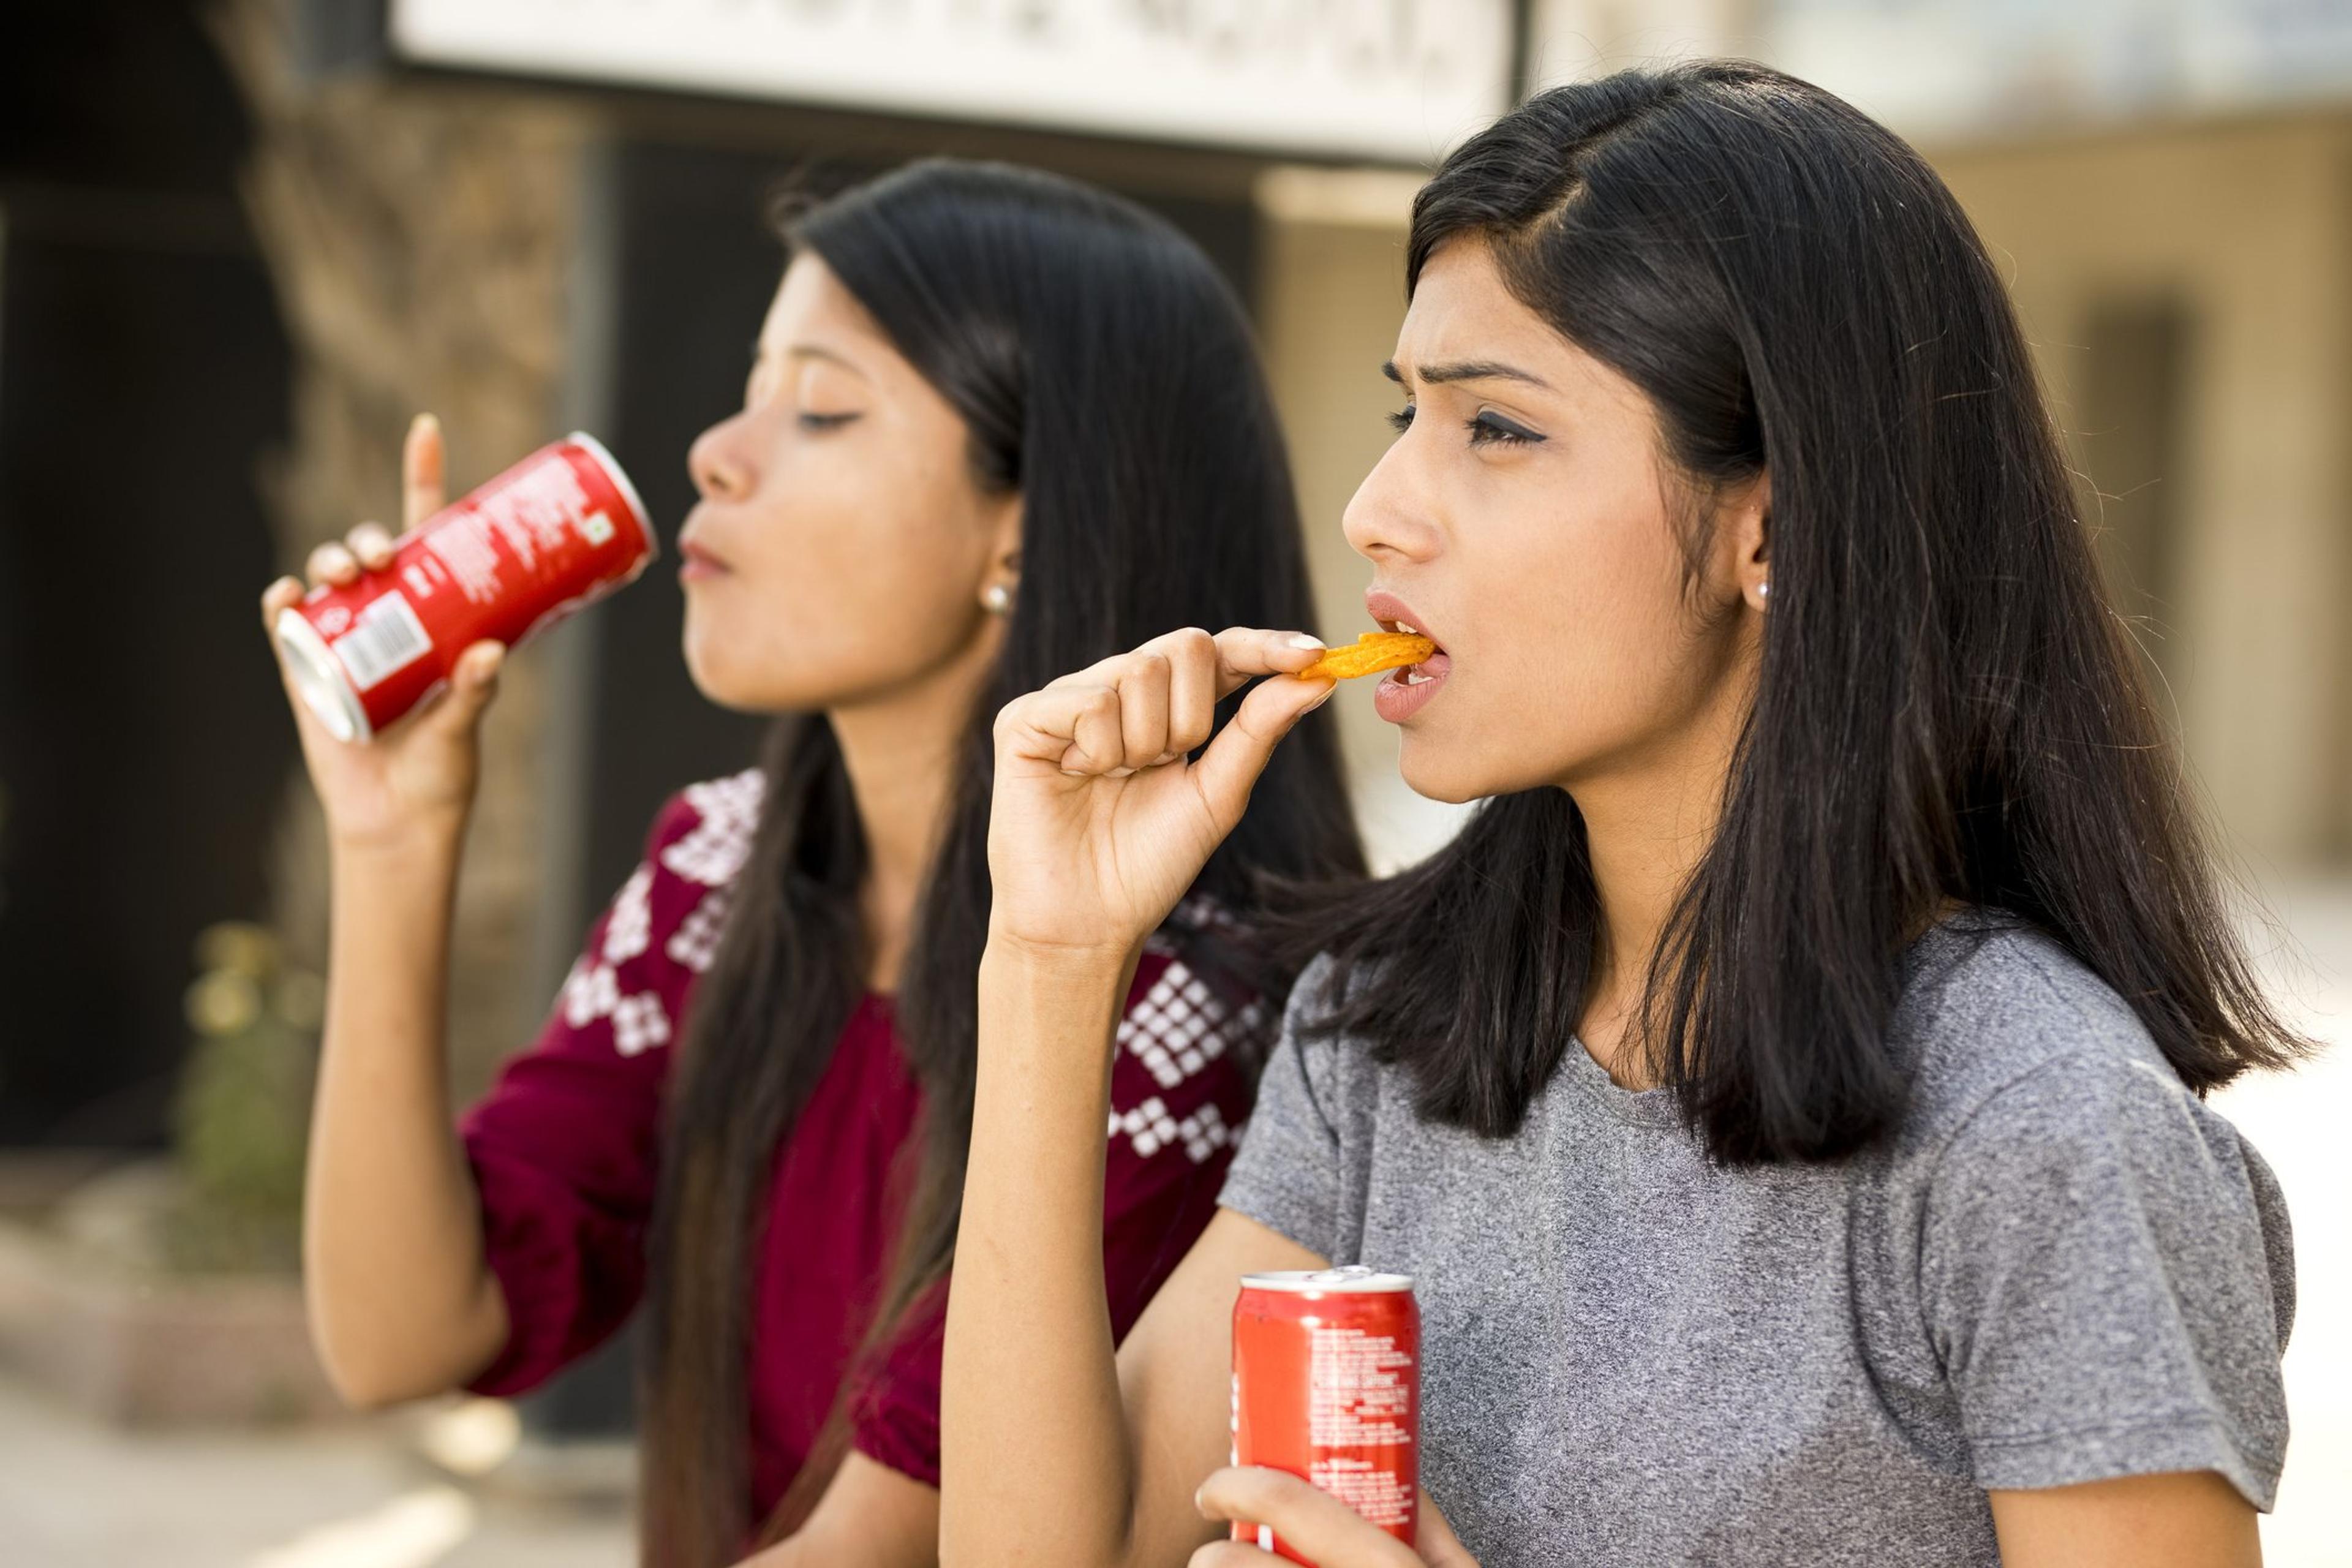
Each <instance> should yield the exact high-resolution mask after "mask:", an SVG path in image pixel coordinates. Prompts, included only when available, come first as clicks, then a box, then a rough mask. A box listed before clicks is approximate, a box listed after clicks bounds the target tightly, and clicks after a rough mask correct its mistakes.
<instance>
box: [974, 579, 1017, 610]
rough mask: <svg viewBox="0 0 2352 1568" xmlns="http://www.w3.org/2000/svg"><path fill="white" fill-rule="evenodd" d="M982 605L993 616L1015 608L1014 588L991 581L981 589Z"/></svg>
mask: <svg viewBox="0 0 2352 1568" xmlns="http://www.w3.org/2000/svg"><path fill="white" fill-rule="evenodd" d="M980 607H981V608H982V609H983V610H986V611H987V612H988V613H989V614H990V615H992V616H1001V615H1003V614H1004V613H1005V612H1006V611H1007V610H1010V609H1011V608H1013V590H1012V589H1010V588H1008V587H1006V586H1005V585H1004V584H1002V583H991V584H989V585H988V586H987V587H985V588H982V590H981V591H980Z"/></svg>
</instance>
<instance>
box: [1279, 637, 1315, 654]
mask: <svg viewBox="0 0 2352 1568" xmlns="http://www.w3.org/2000/svg"><path fill="white" fill-rule="evenodd" d="M1282 640H1283V642H1284V643H1285V644H1286V646H1288V647H1297V648H1305V649H1307V651H1308V652H1309V653H1321V652H1322V651H1323V639H1322V638H1320V637H1308V636H1307V634H1306V633H1305V632H1293V633H1291V634H1290V635H1289V636H1288V637H1285V638H1283V639H1282Z"/></svg>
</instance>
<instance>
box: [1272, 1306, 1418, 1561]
mask: <svg viewBox="0 0 2352 1568" xmlns="http://www.w3.org/2000/svg"><path fill="white" fill-rule="evenodd" d="M1234 1464H1236V1465H1264V1466H1266V1467H1268V1468H1273V1469H1277V1470H1287V1471H1288V1472H1290V1473H1291V1474H1292V1475H1294V1476H1299V1477H1302V1478H1304V1479H1307V1480H1308V1481H1311V1482H1313V1483H1314V1484H1315V1485H1316V1486H1318V1487H1320V1488H1322V1489H1324V1490H1325V1491H1327V1492H1329V1493H1330V1494H1331V1495H1332V1496H1334V1497H1336V1498H1338V1499H1339V1500H1341V1501H1342V1502H1345V1503H1346V1504H1348V1505H1349V1507H1350V1508H1353V1509H1354V1510H1356V1511H1357V1512H1358V1513H1360V1514H1362V1515H1363V1516H1364V1518H1366V1519H1367V1520H1369V1521H1371V1522H1372V1523H1374V1524H1376V1525H1378V1526H1380V1527H1381V1529H1382V1530H1385V1531H1388V1532H1389V1533H1390V1534H1391V1535H1393V1536H1395V1537H1396V1538H1397V1539H1398V1540H1399V1541H1402V1542H1404V1543H1405V1544H1406V1545H1408V1546H1410V1545H1412V1544H1413V1530H1414V1524H1415V1522H1416V1521H1417V1520H1418V1519H1419V1517H1420V1504H1421V1310H1420V1308H1419V1307H1418V1306H1416V1305H1415V1304H1414V1302H1413V1299H1412V1279H1410V1278H1408V1277H1407V1276H1405V1275H1402V1274H1381V1273H1377V1272H1375V1271H1374V1270H1372V1269H1370V1268H1328V1269H1322V1270H1318V1271H1315V1272H1311V1273H1304V1272H1285V1273H1276V1274H1246V1275H1244V1276H1243V1277H1242V1292H1241V1299H1240V1300H1237V1301H1235V1302H1234ZM1234 1540H1236V1541H1251V1542H1256V1543H1257V1544H1258V1545H1259V1546H1260V1547H1263V1548H1264V1549H1265V1550H1266V1551H1268V1552H1274V1553H1275V1554H1276V1555H1277V1556H1279V1557H1283V1558H1286V1559H1287V1560H1288V1561H1290V1562H1293V1563H1305V1562H1306V1561H1307V1559H1306V1558H1304V1557H1301V1556H1299V1555H1298V1554H1297V1552H1294V1551H1292V1550H1290V1549H1289V1548H1287V1547H1286V1546H1285V1545H1284V1544H1283V1543H1282V1542H1280V1541H1279V1540H1277V1539H1276V1537H1275V1534H1274V1531H1272V1530H1271V1529H1269V1528H1267V1527H1265V1526H1264V1525H1256V1524H1236V1525H1234Z"/></svg>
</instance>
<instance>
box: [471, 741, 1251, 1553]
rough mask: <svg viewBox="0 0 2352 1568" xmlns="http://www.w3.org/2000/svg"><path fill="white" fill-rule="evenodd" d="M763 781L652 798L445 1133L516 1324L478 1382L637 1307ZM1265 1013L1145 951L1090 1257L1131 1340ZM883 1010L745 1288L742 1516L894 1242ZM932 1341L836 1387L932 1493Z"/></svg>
mask: <svg viewBox="0 0 2352 1568" xmlns="http://www.w3.org/2000/svg"><path fill="white" fill-rule="evenodd" d="M760 796H761V776H760V774H759V773H756V772H754V773H740V774H738V775H736V776H735V777H733V778H728V779H719V780H715V781H713V782H711V783H709V784H696V785H693V786H692V787H690V788H688V790H686V791H685V793H684V794H682V795H678V796H677V797H676V798H674V799H672V800H671V801H670V802H669V803H668V805H666V806H665V807H664V808H663V810H662V812H661V815H660V816H658V817H657V818H656V820H655V823H654V828H653V832H652V834H651V836H650V837H648V839H647V842H646V858H645V863H644V864H643V865H641V866H639V867H638V868H637V869H636V872H635V875H634V876H632V877H631V878H630V879H628V881H627V882H626V883H625V885H624V886H623V887H622V889H621V891H620V894H619V896H618V897H617V898H615V899H614V900H613V905H612V908H611V909H610V910H607V911H606V912H605V914H604V918H603V919H601V920H600V921H597V923H596V925H595V927H594V928H593V930H592V931H590V932H589V933H588V945H587V948H586V951H585V952H583V953H582V954H581V957H580V960H579V962H578V963H575V964H573V965H572V973H571V976H570V978H569V979H568V980H566V981H565V983H564V986H563V993H562V997H561V998H560V999H559V1001H558V1004H557V1006H556V1009H555V1012H554V1015H553V1016H551V1018H550V1019H549V1020H548V1023H547V1027H546V1029H545V1031H544V1032H543V1033H542V1034H541V1037H540V1039H539V1043H538V1044H537V1045H536V1046H535V1047H532V1048H531V1049H530V1051H528V1052H526V1053H524V1054H523V1055H521V1056H519V1057H517V1058H514V1059H513V1060H512V1061H510V1062H509V1063H508V1064H507V1066H506V1068H505V1070H504V1071H503V1072H502V1073H501V1074H500V1075H499V1080H498V1082H497V1083H496V1084H495V1085H494V1086H493V1087H492V1088H491V1089H490V1092H489V1093H488V1095H487V1096H486V1097H485V1098H484V1099H483V1100H482V1101H481V1103H480V1104H478V1105H477V1106H475V1107H474V1109H473V1110H471V1111H469V1112H467V1115H466V1117H465V1119H464V1121H463V1122H462V1124H461V1132H462V1135H463V1138H464V1141H465V1146H466V1152H467V1157H468V1158H469V1159H470V1160H471V1162H472V1164H473V1169H474V1179H475V1182H476V1184H477V1185H478V1187H479V1189H480V1193H481V1202H482V1229H483V1239H484V1246H485V1247H486V1248H487V1250H488V1258H489V1266H490V1268H491V1271H492V1272H493V1273H494V1274H496V1275H497V1277H498V1280H499V1287H500V1289H502V1290H503V1292H504V1293H505V1296H506V1303H507V1318H508V1322H509V1330H508V1336H507V1343H506V1346H505V1348H504V1349H503V1350H501V1351H500V1352H499V1357H498V1359H497V1360H496V1361H495V1362H493V1363H491V1364H490V1365H489V1367H488V1369H487V1370H485V1371H484V1372H483V1373H482V1374H481V1375H480V1376H479V1377H478V1378H476V1379H475V1380H474V1383H473V1385H472V1386H473V1387H474V1388H475V1389H477V1390H478V1391H479V1392H482V1393H485V1394H516V1393H520V1392H521V1391H523V1390H526V1389H529V1388H531V1387H533V1386H534V1385H536V1384H540V1383H541V1382H544V1381H545V1380H546V1379H547V1378H548V1377H550V1376H551V1375H552V1374H553V1373H555V1372H557V1371H558V1370H559V1369H561V1368H562V1367H563V1366H564V1365H565V1364H566V1363H570V1362H571V1361H572V1360H574V1359H575V1358H577V1357H579V1356H580V1355H582V1354H583V1353H585V1352H587V1351H589V1350H591V1349H593V1347H594V1346H595V1345H596V1344H597V1343H598V1342H601V1341H603V1340H604V1338H605V1337H606V1336H608V1335H610V1334H611V1333H612V1332H613V1331H614V1330H615V1329H617V1328H618V1327H619V1326H620V1325H621V1323H622V1322H623V1321H625V1319H626V1318H627V1317H628V1315H629V1313H630V1312H631V1311H632V1310H634V1309H635V1306H636V1304H637V1299H638V1297H639V1295H640V1294H641V1293H642V1292H643V1289H644V1287H645V1275H646V1228H647V1223H648V1220H649V1217H650V1215H651V1212H652V1207H653V1198H654V1186H655V1182H656V1160H657V1158H658V1155H659V1152H660V1146H661V1138H660V1129H661V1104H662V1098H663V1094H664V1091H665V1089H666V1086H667V1079H668V1076H669V1064H670V1047H672V1046H673V1045H674V1043H675V1041H676V1039H677V1033H678V1025H679V1021H680V1020H681V1019H682V1018H683V1017H684V1016H685V1008H686V1005H687V1002H688V995H689V994H690V993H691V992H692V990H693V987H694V984H695V981H696V979H697V978H698V976H699V975H700V973H702V972H703V971H704V970H705V969H707V968H709V964H710V957H711V952H712V950H713V948H714V947H715V946H716V944H717V941H718V935H719V925H720V922H721V921H722V920H723V919H724V917H725V914H726V911H727V903H728V898H729V893H730V887H731V884H732V882H733V880H734V878H735V876H736V874H737V872H738V871H739V870H740V868H741V867H742V864H743V860H744V857H745V854H746V853H747V852H748V850H749V848H750V846H751V828H752V824H753V822H754V820H755V819H756V817H757V816H758V814H759V806H760ZM1258 1011H1259V1010H1258V1008H1257V1007H1256V1005H1254V1004H1253V1005H1249V1006H1246V1007H1242V1008H1238V1009H1236V1008H1234V1007H1233V1006H1231V1005H1228V1004H1227V1003H1226V1002H1225V1001H1224V1000H1223V998H1221V997H1220V996H1218V995H1217V994H1214V993H1213V992H1212V991H1211V990H1210V989H1209V987H1208V986H1207V985H1206V984H1203V983H1202V981H1201V980H1199V979H1198V978H1197V977H1195V976H1194V975H1193V974H1192V973H1190V972H1189V971H1188V970H1187V969H1186V968H1185V966H1184V965H1183V963H1181V962H1180V961H1178V960H1177V959H1175V958H1174V957H1173V956H1172V955H1171V954H1170V953H1168V952H1164V951H1160V950H1159V949H1158V948H1157V946H1156V944H1155V947H1154V949H1153V950H1151V951H1149V952H1147V953H1146V956H1145V958H1144V961H1143V963H1142V966H1141V968H1140V969H1139V971H1138V972H1137V974H1136V978H1135V988H1134V990H1133V991H1132V992H1131V993H1130V994H1129V998H1128V1009H1127V1016H1126V1019H1125V1021H1124V1022H1122V1023H1121V1024H1120V1026H1119V1029H1118V1047H1117V1057H1116V1060H1115V1062H1114V1064H1113V1067H1112V1069H1111V1122H1110V1128H1109V1148H1108V1158H1107V1161H1106V1179H1105V1184H1104V1215H1103V1221H1104V1235H1103V1267H1104V1271H1105V1275H1106V1278H1107V1282H1108V1286H1109V1289H1110V1310H1111V1321H1112V1328H1113V1331H1114V1332H1116V1333H1118V1335H1120V1336H1122V1337H1123V1336H1124V1335H1125V1334H1126V1332H1127V1331H1128V1328H1129V1325H1131V1324H1132V1323H1133V1322H1134V1321H1135V1319H1136V1317H1137V1315H1138V1314H1139V1313H1140V1312H1141V1311H1142V1310H1143V1306H1144V1303H1145V1302H1147V1301H1149V1300H1150V1299H1151V1294H1152V1292H1153V1291H1154V1290H1156V1289H1159V1286H1160V1281H1161V1280H1162V1279H1165V1278H1166V1277H1167V1275H1168V1273H1169V1271H1170V1270H1171V1268H1174V1267H1175V1265H1176V1262H1177V1260H1178V1259H1179V1258H1182V1257H1183V1255H1184V1252H1185V1249H1186V1248H1187V1247H1190V1246H1191V1245H1192V1239H1193V1237H1196V1236H1197V1235H1199V1234H1200V1231H1201V1229H1202V1226H1205V1225H1206V1224H1207V1223H1208V1221H1209V1216H1210V1215H1212V1214H1213V1213H1214V1212H1215V1209H1216V1203H1217V1191H1218V1188H1219V1186H1220V1185H1221V1184H1222V1183H1223V1179H1224V1170H1225V1166H1226V1164H1227V1163H1229V1162H1230V1160H1231V1159H1232V1157H1233V1145H1234V1136H1235V1134H1236V1133H1237V1132H1238V1131H1239V1130H1240V1126H1241V1122H1242V1120H1243V1118H1244V1116H1246V1115H1247V1113H1248V1108H1249V1088H1248V1085H1247V1083H1246V1081H1245V1079H1244V1075H1243V1074H1242V1073H1241V1072H1240V1071H1239V1070H1237V1068H1236V1066H1235V1064H1234V1062H1233V1061H1231V1060H1230V1059H1227V1058H1226V1057H1225V1047H1226V1046H1227V1044H1228V1043H1229V1042H1231V1041H1233V1040H1235V1039H1239V1038H1243V1037H1245V1036H1246V1034H1247V1033H1248V1032H1249V1031H1252V1030H1255V1028H1256V1027H1257V1026H1258V1024H1259V1021H1260V1020H1259V1017H1258ZM920 1104H921V1094H920V1090H919V1089H918V1087H917V1085H916V1084H915V1082H914V1079H913V1078H912V1077H911V1075H910V1073H909V1071H908V1067H907V1064H906V1061H905V1058H903V1057H902V1055H901V1054H900V1052H899V1050H898V1044H897V1040H896V1037H894V1035H893V1034H892V1032H891V1026H890V1003H889V1000H888V998H887V997H883V996H879V995H868V996H866V998H865V999H864V1000H863V1001H861V1002H860V1003H859V1004H858V1006H857V1008H856V1012H855V1013H854V1014H853V1015H852V1016H851V1017H850V1019H849V1022H848V1024H847V1025H846V1026H844V1028H843V1030H842V1033H841V1038H840V1040H839V1042H838V1044H836V1045H835V1047H834V1055H833V1059H832V1062H831V1063H830V1064H829V1065H828V1066H827V1067H826V1068H825V1069H824V1076H823V1077H822V1078H821V1079H819V1080H818V1082H817V1085H816V1088H815V1089H814V1091H813V1092H812V1094H811V1097H810V1100H809V1102H808V1106H807V1109H806V1110H803V1112H802V1113H801V1115H800V1116H799V1118H798V1119H797V1121H795V1123H794V1126H793V1131H792V1133H791V1135H790V1136H789V1137H788V1138H787V1139H786V1140H785V1141H784V1142H783V1144H782V1147H781V1148H780V1149H779V1150H778V1151H777V1156H776V1165H775V1174H774V1178H773V1180H772V1183H771V1184H770V1186H769V1190H768V1201H767V1212H766V1216H765V1219H764V1221H763V1223H762V1226H761V1234H760V1236H759V1238H758V1243H757V1247H756V1248H755V1250H754V1251H753V1252H752V1254H751V1258H752V1260H753V1261H752V1265H751V1276H750V1278H748V1279H746V1280H745V1281H744V1286H745V1289H748V1290H750V1291H751V1349H750V1356H749V1363H748V1364H747V1365H746V1367H745V1368H744V1375H745V1376H746V1378H747V1379H748V1380H749V1388H750V1394H751V1474H752V1498H751V1504H752V1510H753V1514H754V1517H765V1516H766V1515H767V1514H768V1513H769V1512H770V1511H771V1510H772V1509H773V1508H774V1506H775V1505H776V1503H777V1502H778V1500H781V1499H782V1496H783V1493H784V1489H785V1488H786V1487H787V1486H789V1485H790V1484H791V1482H792V1479H793V1475H794V1473H795V1472H796V1471H798V1469H799V1468H800V1466H801V1464H802V1462H803V1460H804V1459H805V1458H806V1457H807V1455H808V1451H809V1448H810V1446H811V1445H812V1444H813V1443H814V1440H815V1437H816V1435H817V1431H818V1428H819V1427H820V1426H822V1425H823V1424H824V1418H825V1416H826V1415H827V1414H828V1413H829V1412H830V1411H831V1409H832V1407H833V1404H834V1399H835V1394H837V1393H838V1392H839V1390H840V1388H841V1383H842V1379H843V1378H844V1376H845V1375H847V1374H848V1373H849V1360H850V1355H851V1352H853V1351H854V1350H855V1349H856V1345H857V1343H858V1342H859V1341H860V1340H861V1339H862V1338H863V1336H864V1334H865V1332H866V1328H867V1326H868V1321H869V1316H870V1314H871V1313H872V1311H873V1310H874V1308H875V1306H876V1304H877V1303H876V1300H875V1298H876V1297H877V1295H878V1293H879V1292H880V1289H881V1288H882V1285H883V1282H884V1281H883V1276H884V1270H885V1268H886V1267H887V1261H888V1255H889V1248H890V1246H891V1244H892V1242H893V1241H894V1240H895V1239H896V1237H897V1224H898V1219H899V1217H900V1212H901V1211H900V1209H899V1206H898V1205H899V1202H900V1200H901V1199H902V1198H903V1196H904V1194H903V1193H901V1192H900V1191H899V1190H898V1186H899V1184H898V1183H895V1182H894V1181H893V1180H892V1179H891V1178H892V1173H893V1171H894V1169H895V1168H897V1167H896V1162H897V1160H898V1155H899V1152H900V1150H901V1148H902V1147H903V1146H904V1145H905V1144H906V1143H907V1142H908V1138H909V1137H910V1135H911V1134H912V1132H913V1131H914V1128H915V1126H916V1123H917V1119H918V1112H919V1109H920ZM943 1300H944V1297H943V1296H941V1297H940V1298H937V1301H939V1302H943ZM944 1327H945V1323H944V1314H943V1312H942V1311H941V1310H940V1306H939V1305H937V1304H935V1305H933V1306H932V1307H931V1308H930V1309H929V1310H926V1311H920V1312H919V1313H917V1314H916V1316H915V1319H914V1321H911V1322H910V1323H908V1326H907V1327H906V1328H904V1329H902V1330H901V1331H900V1332H899V1333H898V1336H897V1337H896V1338H894V1340H893V1341H892V1342H890V1344H889V1345H887V1347H886V1348H885V1350H884V1352H883V1353H882V1354H880V1355H879V1356H878V1357H877V1358H875V1359H874V1361H873V1362H871V1363H868V1364H867V1365H866V1366H865V1367H863V1368H861V1369H860V1371H859V1372H858V1373H857V1374H856V1384H855V1385H854V1386H853V1387H852V1388H851V1389H850V1393H849V1415H850V1418H851V1440H852V1442H853V1443H854V1444H855V1446H856V1447H857V1449H858V1450H859V1451H860V1452H862V1453H865V1454H866V1455H868V1456H870V1457H871V1458H875V1459H877V1460H879V1461H880V1462H881V1463H883V1464H885V1465H887V1466H889V1467H890V1468H892V1469H895V1470H898V1471H899V1472H901V1473H902V1474H905V1475H908V1476H911V1477H913V1478H914V1479H917V1480H919V1481H922V1482H924V1483H925V1484H926V1485H929V1486H934V1487H936V1486H937V1485H939V1479H940V1425H939V1408H940V1333H941V1331H942V1330H943V1328H944Z"/></svg>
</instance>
